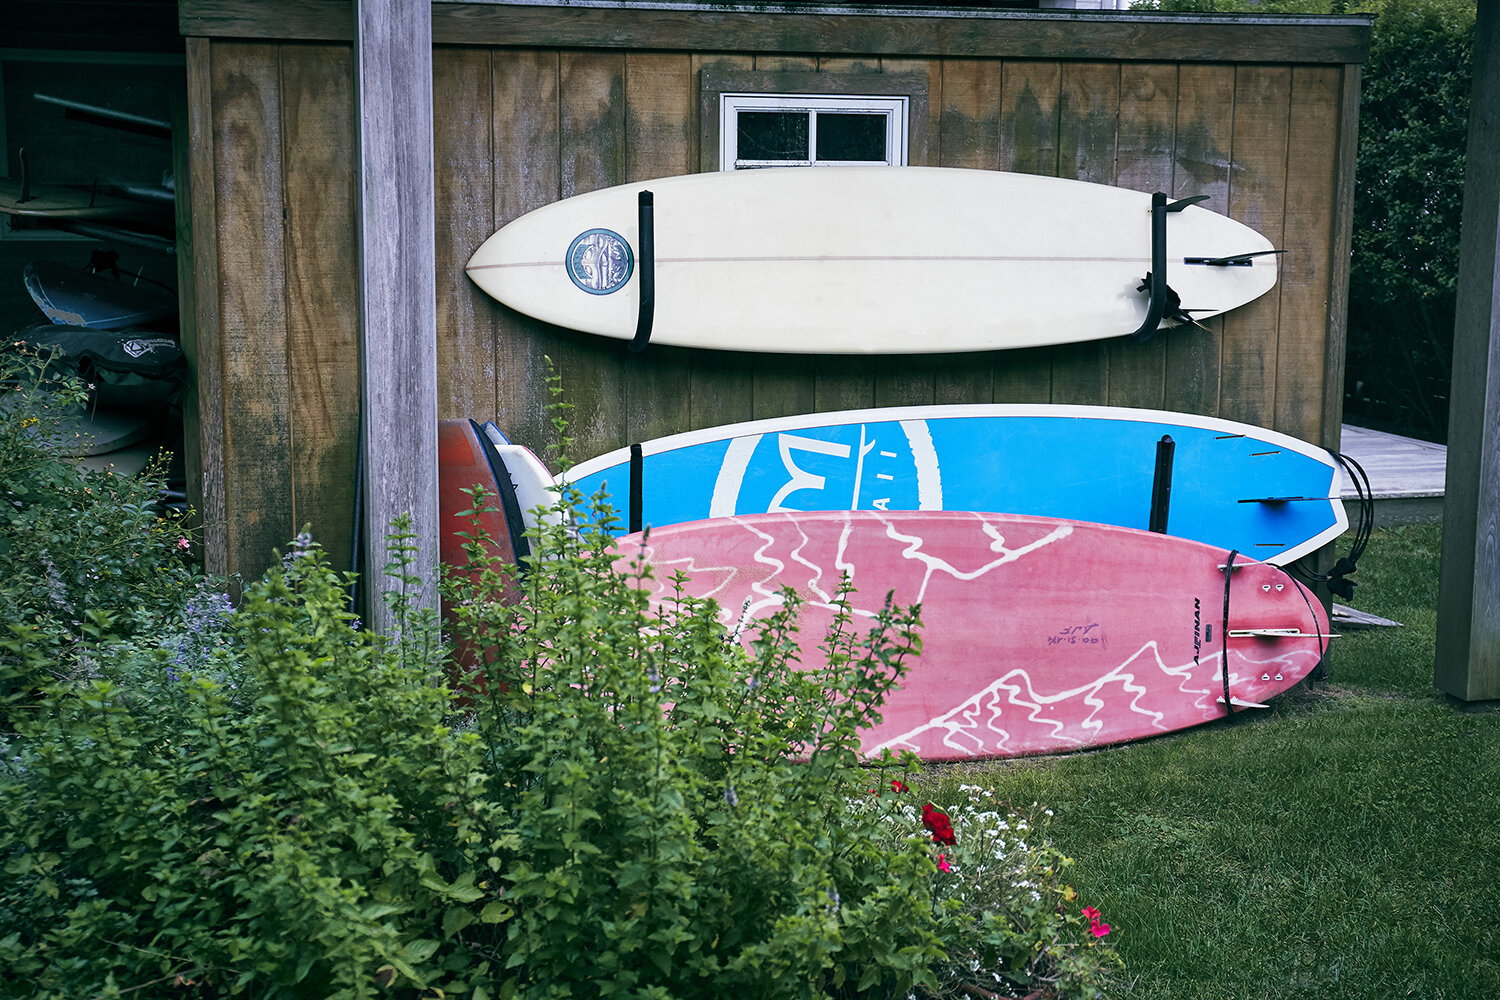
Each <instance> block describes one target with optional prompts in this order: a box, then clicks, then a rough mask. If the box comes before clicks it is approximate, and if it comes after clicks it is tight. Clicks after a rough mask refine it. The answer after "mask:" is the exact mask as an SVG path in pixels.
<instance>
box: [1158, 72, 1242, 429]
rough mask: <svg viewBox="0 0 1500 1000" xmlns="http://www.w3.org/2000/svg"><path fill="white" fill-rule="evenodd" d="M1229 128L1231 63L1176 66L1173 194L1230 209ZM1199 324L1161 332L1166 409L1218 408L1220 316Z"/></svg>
mask: <svg viewBox="0 0 1500 1000" xmlns="http://www.w3.org/2000/svg"><path fill="white" fill-rule="evenodd" d="M1233 127H1234V67H1233V66H1191V65H1188V66H1181V67H1179V68H1178V77H1177V141H1176V143H1175V147H1174V152H1173V163H1172V187H1171V189H1170V193H1171V195H1172V197H1174V198H1189V197H1192V196H1194V195H1200V194H1206V195H1208V201H1206V202H1204V203H1203V205H1204V207H1205V208H1208V209H1211V210H1212V211H1215V212H1220V213H1226V214H1227V213H1228V212H1229V185H1230V177H1229V175H1230V164H1231V155H1232V154H1231V150H1232V142H1233V134H1232V132H1233ZM1186 305H1188V306H1191V305H1192V303H1186ZM1203 325H1204V326H1206V327H1208V329H1207V330H1200V329H1196V328H1194V327H1191V326H1184V327H1181V328H1179V329H1176V330H1171V331H1168V332H1166V333H1165V334H1159V336H1162V337H1163V338H1164V339H1165V341H1166V348H1167V369H1166V370H1167V384H1166V395H1165V399H1164V403H1165V406H1166V408H1167V409H1169V410H1177V411H1180V412H1185V413H1203V414H1207V415H1209V416H1213V415H1215V414H1217V413H1218V409H1219V368H1220V352H1221V350H1222V347H1223V338H1224V321H1223V319H1221V318H1219V317H1215V318H1213V319H1209V320H1205V321H1204V322H1203Z"/></svg>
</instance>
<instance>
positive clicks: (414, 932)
mask: <svg viewBox="0 0 1500 1000" xmlns="http://www.w3.org/2000/svg"><path fill="white" fill-rule="evenodd" d="M38 440H40V439H38ZM33 457H34V458H35V460H36V461H37V462H39V463H41V466H47V465H48V463H49V462H50V463H53V464H62V465H65V464H66V463H65V462H63V461H62V460H61V459H60V458H58V457H57V456H55V455H51V456H49V455H48V454H47V452H46V448H45V447H40V450H38V451H36V452H35V454H34V455H33ZM41 466H38V467H41ZM70 475H74V474H72V473H68V472H65V471H64V470H62V469H60V468H52V467H50V466H48V467H47V468H46V469H45V470H44V473H43V479H44V481H46V482H52V483H54V484H57V486H56V487H55V488H56V489H57V490H59V491H62V497H50V498H44V497H42V496H40V494H39V493H28V494H26V502H27V504H29V505H30V507H31V508H36V507H40V508H44V509H49V510H50V509H51V508H52V507H58V506H61V505H63V504H64V503H65V502H70V503H75V504H79V503H82V504H93V505H98V507H99V509H97V510H93V509H90V510H81V511H80V513H79V517H80V518H83V519H91V520H92V521H94V522H97V523H113V521H118V520H121V519H123V517H124V515H123V514H121V513H120V512H119V511H118V510H114V508H115V507H118V506H119V505H120V504H121V503H122V502H123V501H122V500H121V499H120V497H121V496H122V495H123V494H121V493H119V492H117V491H98V492H95V493H91V494H84V498H83V499H80V498H79V496H78V495H77V494H76V493H75V492H73V491H72V483H73V479H71V478H70ZM483 500H484V498H483V497H482V496H478V497H476V505H477V504H479V503H483ZM130 502H131V503H134V500H130ZM577 504H578V498H577V497H576V496H570V497H566V498H564V500H563V501H562V503H561V505H560V506H559V508H558V509H557V510H556V511H554V512H553V515H554V516H552V517H551V518H549V519H548V520H547V521H546V522H545V526H544V527H543V528H541V529H540V530H539V531H537V532H536V533H535V534H534V538H533V544H534V549H535V551H536V552H537V556H536V557H535V558H534V559H532V560H531V561H530V562H529V563H528V564H527V566H526V567H525V570H524V572H519V571H518V570H517V569H516V568H515V567H507V566H501V565H497V564H496V563H495V562H494V560H492V559H490V558H489V557H488V556H487V555H486V553H487V552H488V551H489V546H488V544H487V541H486V539H485V538H484V537H483V536H482V533H481V532H480V531H479V529H478V527H477V518H476V527H475V529H474V531H473V532H471V536H472V537H471V539H470V548H471V554H472V556H473V558H474V561H473V563H472V565H471V566H469V567H466V568H463V569H460V570H459V571H458V572H456V573H455V574H454V577H455V579H454V582H453V584H452V585H451V593H450V598H451V600H450V605H451V607H452V619H453V621H454V622H455V624H456V634H455V636H454V638H455V639H456V640H459V642H458V645H457V648H461V649H468V650H483V651H484V652H483V655H482V657H481V659H482V662H481V663H480V664H478V665H477V666H478V668H479V671H480V678H479V680H480V682H481V683H480V684H479V685H478V686H477V688H474V689H471V690H470V691H469V692H468V694H467V695H466V699H467V701H465V700H463V699H461V700H460V701H458V702H455V700H454V698H455V696H454V694H453V692H452V691H451V690H450V688H449V686H448V685H447V684H445V683H443V678H444V670H445V669H451V665H449V664H446V663H445V654H444V651H443V647H442V645H441V643H440V641H439V637H438V634H437V628H436V623H435V622H434V621H433V619H432V618H431V617H430V616H428V615H425V614H422V613H418V612H415V611H413V610H412V609H411V606H410V604H409V602H408V599H407V597H406V595H407V594H410V593H414V592H415V587H416V585H417V584H418V583H419V581H418V580H416V579H415V578H413V577H412V576H411V575H410V572H409V569H408V559H409V558H410V554H411V552H412V551H413V546H412V538H411V535H410V533H409V529H408V528H407V527H406V526H405V525H403V524H398V525H397V527H396V529H395V531H394V533H393V535H392V536H391V538H390V539H389V542H388V545H389V552H390V557H391V558H390V565H389V566H388V567H387V572H388V573H391V574H394V575H395V576H396V577H397V578H398V580H399V581H400V582H401V584H402V585H403V587H402V588H401V589H398V590H396V591H395V592H394V593H393V594H392V595H391V597H390V600H391V601H392V605H393V606H392V616H391V617H392V620H393V621H394V622H395V627H394V629H393V634H392V635H391V636H388V637H378V636H375V635H372V634H371V633H369V632H368V631H365V630H363V629H362V628H361V627H360V625H359V623H358V622H357V621H356V620H355V619H354V616H353V615H352V614H351V612H350V611H349V610H348V609H347V607H346V593H347V589H346V588H347V584H348V582H349V581H348V580H347V578H346V575H345V574H340V573H338V572H336V571H335V570H333V569H332V568H331V567H330V566H329V565H328V563H327V560H326V558H325V556H324V554H323V553H322V551H321V550H320V548H319V547H318V546H317V545H316V544H314V543H313V542H312V541H311V539H310V538H308V537H306V536H302V537H299V538H298V539H297V540H296V541H295V542H294V543H293V545H292V546H291V548H290V549H289V551H288V552H287V554H286V556H285V558H284V559H283V560H282V561H281V563H280V565H278V566H276V567H274V568H273V569H272V570H271V571H270V572H269V573H267V574H266V576H265V577H264V578H263V579H262V580H261V581H259V582H257V583H255V584H252V585H250V586H248V587H247V588H246V589H245V592H244V596H243V598H242V600H241V603H240V606H239V607H238V608H235V609H231V608H230V607H229V606H228V603H227V599H226V598H225V597H224V596H223V595H222V594H221V593H219V591H218V589H217V588H215V587H212V586H209V585H207V584H206V583H204V582H202V581H196V580H194V579H192V578H191V577H190V576H188V575H187V574H186V573H185V572H179V569H181V567H178V566H177V565H176V564H175V563H173V562H172V561H171V558H165V556H164V554H166V555H171V556H172V558H175V554H174V553H175V542H174V541H172V539H171V537H170V535H171V533H170V532H168V533H166V534H161V531H162V529H160V528H154V527H151V526H150V525H146V526H143V528H142V530H144V531H146V532H147V536H148V537H156V536H154V535H150V532H151V531H156V532H157V533H158V534H159V535H160V537H159V538H157V542H156V547H155V548H153V549H150V550H149V552H148V555H147V557H146V558H145V560H144V561H145V562H146V563H148V564H150V565H141V566H134V567H131V571H132V572H137V573H138V575H139V576H140V579H139V580H135V579H134V578H133V577H130V576H129V575H128V574H127V573H124V572H123V571H122V574H121V579H123V580H127V581H130V582H129V585H126V584H123V583H122V584H120V585H119V586H118V587H116V589H114V590H104V589H88V588H84V590H82V591H72V590H70V591H69V592H68V593H69V594H70V595H74V594H75V593H84V594H86V595H87V598H86V599H87V601H88V602H89V609H90V610H91V611H96V612H98V614H97V615H96V616H95V617H94V618H93V619H91V621H92V622H94V626H92V631H89V630H88V629H89V628H90V627H91V626H88V625H87V623H85V625H84V626H77V625H74V624H72V623H71V622H70V620H68V619H67V618H66V617H65V616H63V615H59V614H54V613H53V612H52V611H51V610H48V609H49V608H55V607H56V604H55V602H54V604H51V605H49V604H47V603H46V601H45V600H33V602H32V604H30V605H27V607H28V608H30V609H32V614H33V618H31V619H29V620H28V624H27V627H26V628H23V629H22V630H20V631H19V632H12V634H11V637H10V638H9V639H7V640H5V642H4V643H3V644H0V667H3V669H4V670H5V671H6V674H5V676H6V677H7V679H8V682H9V683H10V685H11V691H12V693H13V694H15V693H16V692H20V694H16V695H15V697H13V698H12V699H11V701H10V703H9V709H10V711H9V713H8V715H7V716H6V719H7V722H6V728H5V730H4V731H3V732H0V740H3V741H4V744H5V745H4V746H3V747H0V750H3V758H0V805H3V812H0V866H3V869H4V872H5V878H4V879H0V965H3V967H4V968H5V969H6V970H7V972H8V973H9V975H8V976H6V977H3V978H0V996H17V997H19V996H26V997H93V996H121V995H140V996H167V997H170V996H203V997H207V996H231V995H234V996H248V997H274V998H281V997H317V998H324V997H350V998H353V997H371V996H385V995H394V996H408V997H415V996H418V995H420V996H423V997H432V998H435V997H438V996H447V995H461V996H467V997H473V998H475V1000H484V998H487V997H511V996H514V997H525V998H551V997H568V996H588V997H593V996H619V997H631V998H641V1000H646V998H668V997H677V998H683V1000H687V998H694V997H715V998H717V997H720V996H723V995H726V994H733V993H735V992H738V993H741V994H743V995H747V996H755V997H758V998H759V997H768V998H773V997H853V996H873V997H888V996H902V995H909V994H921V995H924V996H938V995H952V993H953V991H954V990H959V989H960V988H961V987H962V988H963V989H964V991H965V992H966V993H967V995H971V996H973V995H978V996H983V995H986V993H988V994H993V995H1019V994H1021V993H1031V992H1033V991H1041V992H1039V993H1036V994H1035V995H1039V996H1070V997H1084V996H1091V995H1097V993H1098V988H1099V986H1100V984H1101V983H1102V982H1103V981H1104V979H1103V976H1104V970H1105V967H1106V966H1107V965H1109V964H1111V963H1112V962H1113V956H1112V953H1111V952H1110V950H1109V949H1108V948H1107V947H1104V946H1103V945H1102V944H1101V943H1100V941H1099V939H1098V938H1096V937H1095V936H1094V934H1095V933H1096V932H1095V931H1091V930H1090V929H1089V928H1088V927H1086V926H1085V925H1084V923H1083V920H1082V918H1081V915H1080V914H1079V913H1077V912H1074V910H1076V909H1077V907H1076V901H1074V900H1072V899H1071V898H1070V897H1069V895H1068V890H1066V888H1065V887H1064V886H1063V885H1062V882H1061V877H1062V873H1063V871H1064V869H1065V867H1066V864H1067V862H1066V859H1062V858H1061V857H1060V856H1059V855H1056V854H1055V852H1052V851H1050V850H1048V849H1047V848H1046V847H1045V846H1042V845H1039V844H1026V843H1025V842H1024V839H1023V828H1022V827H1019V826H1017V825H1016V824H1015V823H1014V822H1008V821H1007V820H1005V819H1004V818H1003V817H1002V814H1001V813H1000V812H998V811H996V810H994V809H993V808H991V804H985V805H984V807H983V809H981V808H980V806H979V804H978V800H975V801H974V802H966V803H959V805H958V807H957V808H955V809H953V810H951V816H950V813H948V812H943V811H941V810H938V809H937V808H936V807H935V806H933V805H932V804H930V803H929V804H927V807H926V809H925V810H924V811H923V812H922V814H921V815H920V816H919V814H918V811H917V800H916V799H915V798H914V796H913V794H912V793H910V792H909V791H906V790H905V784H904V780H903V779H910V780H913V781H916V780H917V779H916V777H915V776H914V774H913V772H912V767H913V761H912V760H911V759H909V758H908V759H906V760H901V761H897V760H892V759H886V760H884V761H882V762H880V763H879V764H878V765H877V766H876V767H875V768H873V769H872V768H868V767H866V766H863V765H862V764H861V763H860V762H859V760H858V758H857V754H856V748H857V745H858V742H857V737H856V733H857V731H858V729H859V728H860V727H861V726H862V725H864V724H865V723H867V722H868V721H869V720H870V719H871V718H872V717H873V716H874V714H875V713H876V712H878V711H879V707H880V703H881V699H882V698H883V696H884V694H885V692H886V691H888V690H889V689H890V687H891V686H892V685H893V684H895V683H897V681H898V679H899V677H900V676H901V673H902V671H903V670H905V669H906V667H907V665H908V663H909V662H910V659H911V658H912V657H913V656H914V655H915V654H916V652H917V649H918V646H919V640H918V638H917V631H916V629H917V617H916V614H915V612H914V611H912V610H902V609H897V608H893V607H887V608H886V610H885V611H884V613H883V614H882V615H881V616H880V617H879V618H878V619H877V620H876V621H875V622H873V623H872V625H871V627H869V628H868V629H865V630H860V629H856V628H855V627H854V621H853V618H852V616H850V615H849V614H847V613H846V614H844V615H842V616H839V617H838V619H837V621H836V623H835V625H834V627H833V629H832V631H831V632H830V634H829V635H828V636H826V637H825V638H824V641H823V653H824V655H825V657H826V659H827V661H828V666H827V667H826V668H823V667H820V668H816V669H807V668H804V667H803V666H802V665H801V664H799V663H798V662H797V649H798V646H797V624H796V611H797V602H796V600H795V598H794V597H791V596H790V595H789V597H788V602H787V605H786V606H785V607H784V608H783V609H782V610H781V611H780V612H779V613H778V614H776V615H775V616H773V617H772V618H771V619H769V620H768V621H766V622H764V623H763V625H762V626H761V628H760V629H759V630H758V631H756V632H755V633H754V634H750V635H746V636H734V637H726V636H725V634H724V632H723V630H722V628H721V626H720V625H719V624H718V619H717V618H716V616H715V609H714V608H713V607H712V606H711V605H709V604H706V603H704V602H700V601H696V600H693V599H691V598H689V597H687V596H685V595H683V594H681V593H680V592H679V593H678V594H677V596H676V598H675V600H672V601H668V602H667V603H666V605H665V606H662V607H660V608H653V607H651V606H650V605H649V604H648V602H647V600H646V598H645V596H644V594H643V592H642V591H641V590H640V589H639V587H638V585H639V584H640V582H641V581H642V580H643V579H644V578H645V577H646V576H647V575H648V574H649V572H650V570H649V568H648V567H645V566H635V567H631V568H630V570H629V572H620V571H619V570H618V569H617V568H616V567H615V565H614V562H613V558H612V557H611V555H610V554H609V552H608V549H607V546H606V544H605V539H604V536H603V535H601V534H599V533H598V532H597V530H595V529H588V530H581V531H575V530H573V529H571V528H570V527H569V526H568V525H569V524H570V523H572V524H580V523H582V524H593V525H599V526H603V525H605V524H607V523H608V519H609V517H610V516H611V515H610V514H609V513H608V512H607V511H605V510H595V511H592V512H590V513H589V516H588V517H587V518H582V519H578V518H573V517H572V515H573V508H574V507H575V506H576V505H577ZM132 509H133V508H132ZM151 524H152V525H154V524H155V522H154V521H153V522H151ZM90 539H94V541H90ZM101 539H102V540H101ZM40 541H41V540H40V539H34V540H28V541H27V542H26V543H24V545H33V546H35V545H39V544H40ZM112 544H113V541H112V540H111V539H107V538H103V536H101V535H89V536H86V537H85V538H84V539H83V540H82V542H81V543H80V548H79V549H77V550H75V551H72V552H70V558H71V559H73V560H75V561H76V562H78V563H79V564H80V565H87V564H88V562H89V560H90V558H91V556H92V549H91V546H105V547H107V546H109V545H112ZM24 545H23V548H24ZM11 551H12V552H19V551H21V550H20V549H13V550H11ZM28 551H29V550H28ZM138 551H145V550H140V549H138ZM151 553H155V555H154V556H153V555H151ZM156 556H163V558H161V559H157V558H156ZM54 562H55V560H54ZM37 579H39V580H41V581H42V583H43V588H42V589H43V593H44V594H45V593H46V588H45V582H46V576H45V574H43V575H41V576H38V577H37ZM85 579H86V580H89V579H90V578H89V577H87V575H85ZM147 580H154V581H156V584H157V586H158V587H159V588H160V589H159V590H157V591H156V592H155V594H154V596H153V597H152V598H151V600H152V602H153V603H152V607H153V608H154V609H155V610H154V611H152V612H151V616H149V617H146V616H142V617H139V618H136V617H131V616H129V615H123V614H117V612H118V611H120V610H121V609H117V608H114V607H111V606H110V601H111V600H126V599H128V598H130V596H131V595H132V594H134V593H135V592H134V591H133V590H131V589H130V588H131V587H135V586H144V584H145V581H147ZM111 586H114V584H113V583H111ZM8 593H19V594H22V595H26V594H31V593H32V591H29V590H25V589H24V588H22V589H19V590H16V591H11V592H8ZM502 598H503V599H502ZM8 599H10V600H16V598H8ZM71 599H72V598H71V596H70V600H71ZM131 610H132V611H139V610H140V607H139V606H137V607H135V608H133V609H131ZM42 623H50V624H47V625H46V627H47V628H52V627H54V626H55V627H56V630H57V631H56V632H55V633H52V632H46V631H45V629H44V628H43V627H42ZM31 625H36V626H37V627H36V628H35V629H31V630H30V631H28V629H30V626H31ZM65 626H66V627H65ZM66 628H75V629H76V628H83V630H84V631H83V633H81V634H86V635H87V636H88V638H87V640H86V641H83V640H77V639H74V638H72V637H71V636H70V635H69V634H68V633H67V631H66ZM33 635H43V638H41V639H36V640H34V639H33V638H32V636H33ZM741 640H742V641H741ZM84 647H87V649H88V654H87V656H84V655H82V654H81V653H80V652H79V650H80V649H82V648H84ZM64 662H68V663H71V664H73V666H72V667H71V668H69V669H61V668H60V666H59V665H60V664H62V663H64ZM85 664H86V668H85V666H84V665H85ZM455 704H459V705H464V706H465V707H464V708H463V709H462V711H456V710H455ZM872 784H874V785H875V790H876V792H877V794H875V795H871V794H870V791H869V788H870V786H871V785H872ZM898 789H899V791H898ZM938 817H942V818H941V820H939V818H938ZM1007 824H1008V825H1007ZM976 988H977V989H979V990H980V991H981V992H979V993H975V992H974V989H976Z"/></svg>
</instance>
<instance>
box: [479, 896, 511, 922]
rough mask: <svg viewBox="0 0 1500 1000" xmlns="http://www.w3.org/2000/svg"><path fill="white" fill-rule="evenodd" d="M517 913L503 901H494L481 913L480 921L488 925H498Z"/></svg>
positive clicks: (487, 904)
mask: <svg viewBox="0 0 1500 1000" xmlns="http://www.w3.org/2000/svg"><path fill="white" fill-rule="evenodd" d="M515 913H516V911H515V910H514V909H512V908H511V907H510V906H509V905H508V904H507V903H505V902H504V901H503V900H499V899H492V900H490V901H489V902H488V903H486V904H485V906H484V909H482V910H480V911H479V919H480V920H482V921H484V922H485V923H487V924H498V923H500V922H501V921H502V920H509V919H510V918H511V917H513V916H515Z"/></svg>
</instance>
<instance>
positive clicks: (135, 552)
mask: <svg viewBox="0 0 1500 1000" xmlns="http://www.w3.org/2000/svg"><path fill="white" fill-rule="evenodd" d="M47 361H48V359H47V358H45V357H38V356H37V355H36V354H34V353H27V352H24V351H20V350H11V351H0V496H3V499H4V504H3V507H0V622H4V624H5V626H6V627H7V630H8V633H9V635H10V641H11V643H12V645H13V646H14V645H16V644H18V643H22V642H24V644H25V645H26V646H28V647H29V648H31V649H32V650H33V651H34V652H35V653H36V654H37V656H35V657H32V658H31V659H30V660H29V662H30V663H32V664H33V665H35V666H37V667H38V668H39V669H44V670H45V671H48V672H50V673H51V674H52V675H54V676H65V675H71V674H74V673H82V674H87V673H88V672H89V671H91V670H93V669H95V667H96V664H97V660H98V656H99V644H100V643H101V642H103V641H104V640H106V639H107V638H110V637H113V638H121V639H125V638H131V637H135V636H145V635H149V634H151V633H152V632H154V631H158V630H160V629H163V628H166V627H170V622H171V621H172V619H173V618H174V616H175V615H176V614H177V613H178V611H179V607H178V603H177V599H178V595H179V594H180V593H181V591H182V589H183V588H184V587H185V586H188V585H189V582H190V580H191V574H190V573H189V570H188V566H187V562H186V555H187V550H188V548H189V544H190V543H189V541H188V538H187V534H186V533H185V531H184V529H183V527H182V525H181V524H180V523H179V522H178V520H177V518H176V517H175V516H171V515H168V514H166V513H164V511H163V510H162V509H161V507H160V505H159V503H158V501H159V499H160V495H161V485H162V484H161V481H160V477H159V476H152V475H150V474H148V475H146V476H144V477H140V478H126V477H121V476H115V475H112V474H110V473H108V472H99V471H91V470H86V469H79V468H78V467H77V466H76V464H75V463H74V462H72V461H69V460H67V459H66V458H65V457H64V456H62V455H61V454H60V451H61V450H62V443H63V439H64V438H65V437H66V436H68V435H69V434H71V433H76V432H73V431H70V430H68V428H67V425H66V423H65V420H66V418H67V417H69V416H72V415H75V414H77V413H78V412H79V411H80V409H81V408H82V407H83V406H84V404H85V402H86V400H87V394H88V388H87V387H86V386H85V385H84V384H83V383H81V382H79V381H77V380H76V379H72V380H64V381H56V380H54V379H52V378H50V377H49V376H48V374H47ZM158 471H159V470H158ZM5 662H6V663H7V666H6V667H5V668H3V670H4V672H3V673H0V712H3V711H4V706H5V705H6V704H7V703H13V702H14V700H15V699H16V698H20V697H24V695H25V694H26V692H28V691H31V690H33V689H34V688H35V687H36V686H37V685H39V684H40V683H41V681H42V680H43V678H41V677H33V676H30V675H25V676H23V675H22V674H20V673H18V669H19V664H18V663H17V659H16V657H15V656H13V655H12V656H8V657H5ZM0 728H4V726H3V722H0Z"/></svg>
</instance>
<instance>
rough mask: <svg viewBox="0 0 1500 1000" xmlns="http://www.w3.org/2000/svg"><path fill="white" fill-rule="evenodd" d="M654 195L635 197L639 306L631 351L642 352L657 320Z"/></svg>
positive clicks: (644, 192) (645, 193) (644, 194)
mask: <svg viewBox="0 0 1500 1000" xmlns="http://www.w3.org/2000/svg"><path fill="white" fill-rule="evenodd" d="M652 204H653V195H652V194H651V192H650V191H642V192H641V193H640V195H639V196H638V198H637V206H636V211H637V213H638V214H637V219H638V222H639V226H638V228H639V235H638V236H637V237H636V243H637V244H638V246H637V247H636V260H637V263H638V265H639V268H640V270H639V272H638V275H639V277H638V278H637V279H636V280H637V281H639V282H640V291H641V295H640V309H639V311H638V312H637V313H636V317H635V337H634V338H632V339H631V341H630V349H631V350H632V351H637V352H639V351H644V350H645V349H646V344H647V343H649V342H650V340H651V327H652V326H653V325H654V324H655V323H656V223H655V222H654V221H653V218H652V214H653V211H654V209H653V208H652Z"/></svg>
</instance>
